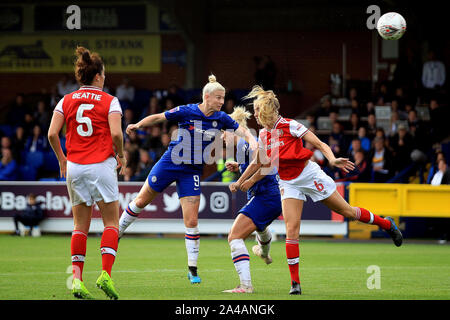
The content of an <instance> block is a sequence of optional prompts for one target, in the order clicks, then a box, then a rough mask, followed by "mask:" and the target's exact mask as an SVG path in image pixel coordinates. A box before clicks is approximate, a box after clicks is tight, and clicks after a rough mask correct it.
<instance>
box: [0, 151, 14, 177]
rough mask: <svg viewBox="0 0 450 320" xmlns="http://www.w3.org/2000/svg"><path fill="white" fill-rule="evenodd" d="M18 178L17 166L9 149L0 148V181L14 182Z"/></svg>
mask: <svg viewBox="0 0 450 320" xmlns="http://www.w3.org/2000/svg"><path fill="white" fill-rule="evenodd" d="M17 178H18V165H17V162H16V160H15V159H14V158H13V154H12V151H11V149H9V148H2V160H1V162H0V181H15V180H17Z"/></svg>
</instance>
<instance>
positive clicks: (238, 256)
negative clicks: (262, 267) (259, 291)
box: [230, 239, 252, 287]
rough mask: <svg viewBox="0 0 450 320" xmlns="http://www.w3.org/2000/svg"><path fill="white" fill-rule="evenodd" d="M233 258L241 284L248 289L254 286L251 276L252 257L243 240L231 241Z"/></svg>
mask: <svg viewBox="0 0 450 320" xmlns="http://www.w3.org/2000/svg"><path fill="white" fill-rule="evenodd" d="M230 248H231V258H232V259H233V263H234V267H235V268H236V271H237V273H238V275H239V280H240V282H241V284H243V285H244V286H247V287H251V286H252V278H251V275H250V256H249V255H248V250H247V247H246V246H245V243H244V240H243V239H234V240H231V241H230Z"/></svg>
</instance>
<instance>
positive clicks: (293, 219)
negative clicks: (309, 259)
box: [282, 198, 303, 294]
mask: <svg viewBox="0 0 450 320" xmlns="http://www.w3.org/2000/svg"><path fill="white" fill-rule="evenodd" d="M282 207H283V219H284V222H285V224H286V257H287V262H288V265H289V272H290V274H291V290H290V291H289V294H302V290H301V287H300V275H299V261H300V250H299V246H298V239H299V233H300V220H301V216H302V210H303V200H299V199H294V198H287V199H284V200H283V201H282Z"/></svg>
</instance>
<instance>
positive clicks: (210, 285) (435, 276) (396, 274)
mask: <svg viewBox="0 0 450 320" xmlns="http://www.w3.org/2000/svg"><path fill="white" fill-rule="evenodd" d="M254 244H255V242H254V241H253V240H251V239H248V240H247V241H246V245H247V248H248V249H249V252H250V257H251V258H250V268H251V273H252V282H253V286H254V288H255V293H254V294H249V295H242V294H226V293H222V292H221V291H222V290H225V289H231V288H234V287H235V286H236V285H237V284H238V283H239V278H238V275H237V273H236V271H235V269H234V266H233V263H232V261H231V257H230V250H229V246H228V244H227V242H226V240H225V239H216V238H206V237H204V238H202V239H201V243H200V257H199V262H198V264H199V275H200V277H201V278H202V283H201V284H199V285H191V284H190V282H189V281H188V279H187V266H186V260H187V259H186V250H185V246H184V239H183V238H141V237H132V236H126V237H124V238H123V239H122V240H121V241H120V244H119V250H118V255H117V259H116V263H115V265H114V267H113V272H112V278H113V280H114V282H115V285H116V289H117V291H118V292H119V295H120V299H122V300H126V299H137V300H145V299H153V300H157V299H161V300H216V299H217V300H233V299H239V300H245V299H251V300H260V299H261V300H310V299H314V300H321V299H327V300H334V299H357V300H366V299H381V300H390V299H396V300H398V299H426V300H428V299H445V300H448V299H450V276H449V275H450V246H449V245H437V244H412V243H408V241H405V243H404V244H403V246H402V247H400V248H397V247H395V246H394V245H393V244H392V243H391V242H382V243H379V242H375V241H369V242H348V241H334V240H322V239H319V240H309V239H307V240H302V239H301V241H300V279H301V282H302V291H303V293H302V295H301V296H289V295H288V292H289V289H290V277H289V271H288V266H287V263H286V255H285V245H284V242H283V241H278V242H274V243H273V244H272V248H271V255H272V258H273V260H274V262H273V263H272V264H271V265H265V264H264V263H263V261H262V260H261V259H260V258H258V257H255V256H254V255H253V253H252V252H251V247H252V246H253V245H254ZM99 245H100V238H99V237H95V236H90V237H89V238H88V243H87V255H86V263H85V267H84V272H83V280H84V282H85V284H86V287H87V288H88V290H89V291H90V292H91V294H93V295H94V296H95V297H96V298H98V299H106V297H105V295H104V294H103V292H101V291H100V290H98V289H97V288H96V287H95V280H96V279H97V277H98V276H99V274H100V270H101V257H100V252H99V251H100V250H99ZM371 265H376V266H378V267H379V268H380V275H381V277H380V279H381V282H380V286H381V288H380V289H372V290H370V289H368V287H367V280H368V278H369V277H370V276H371V273H367V268H368V267H369V266H371ZM67 283H69V284H70V283H71V266H70V237H69V236H48V235H47V236H43V237H40V238H31V237H12V236H9V235H0V288H1V289H2V290H0V300H22V299H27V300H35V299H39V300H66V299H69V300H72V299H74V298H73V296H72V295H71V293H70V290H69V289H68V288H67Z"/></svg>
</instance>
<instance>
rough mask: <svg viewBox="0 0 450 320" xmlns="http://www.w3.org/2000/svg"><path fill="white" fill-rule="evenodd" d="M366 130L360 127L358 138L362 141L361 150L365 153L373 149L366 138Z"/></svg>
mask: <svg viewBox="0 0 450 320" xmlns="http://www.w3.org/2000/svg"><path fill="white" fill-rule="evenodd" d="M366 132H367V130H366V128H365V127H360V128H359V129H358V138H359V140H361V148H362V149H363V150H364V151H365V152H368V151H369V150H370V148H371V147H372V145H371V142H370V139H369V138H368V137H367V136H366Z"/></svg>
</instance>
